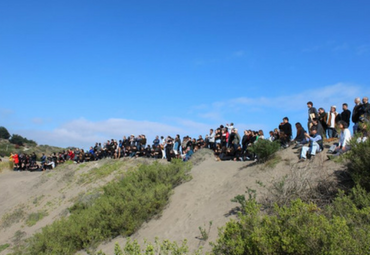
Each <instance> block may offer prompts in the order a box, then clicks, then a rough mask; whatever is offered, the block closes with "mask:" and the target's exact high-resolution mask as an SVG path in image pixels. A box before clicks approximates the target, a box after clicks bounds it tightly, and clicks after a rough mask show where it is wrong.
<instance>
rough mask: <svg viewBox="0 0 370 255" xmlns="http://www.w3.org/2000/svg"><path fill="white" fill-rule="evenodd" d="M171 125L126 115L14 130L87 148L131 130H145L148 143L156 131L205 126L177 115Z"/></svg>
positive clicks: (37, 138) (177, 131)
mask: <svg viewBox="0 0 370 255" xmlns="http://www.w3.org/2000/svg"><path fill="white" fill-rule="evenodd" d="M171 122H172V123H173V125H167V124H162V123H158V122H150V121H138V120H127V119H107V120H103V121H89V120H86V119H83V118H81V119H76V120H72V121H70V122H68V123H65V124H64V125H62V126H60V127H58V128H56V129H54V130H51V131H43V130H21V131H19V132H18V133H19V134H22V136H25V137H28V138H29V139H32V140H34V141H36V142H37V143H38V144H49V145H55V146H61V147H68V146H76V147H81V148H85V149H87V148H89V147H90V146H92V145H94V144H95V142H101V143H104V142H105V141H106V140H108V139H112V138H113V139H116V140H119V139H122V138H123V136H124V135H125V136H129V135H131V134H133V135H135V136H137V135H139V134H145V135H146V137H147V139H148V144H151V141H152V140H153V139H154V137H155V136H156V135H159V136H161V135H163V136H167V135H171V136H175V135H176V134H180V135H182V136H183V135H185V134H186V135H191V136H195V135H197V134H199V133H202V132H205V131H206V130H207V129H209V126H208V125H206V124H203V123H197V122H194V121H191V120H184V119H180V118H173V119H171Z"/></svg>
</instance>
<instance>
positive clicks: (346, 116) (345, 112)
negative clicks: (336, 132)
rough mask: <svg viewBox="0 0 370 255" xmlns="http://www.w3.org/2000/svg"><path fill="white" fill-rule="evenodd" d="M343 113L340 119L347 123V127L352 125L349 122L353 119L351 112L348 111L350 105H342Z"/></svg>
mask: <svg viewBox="0 0 370 255" xmlns="http://www.w3.org/2000/svg"><path fill="white" fill-rule="evenodd" d="M342 109H343V112H341V114H340V119H341V120H343V121H344V122H345V123H347V127H349V125H350V124H351V122H350V121H349V120H350V119H351V111H350V110H348V104H347V103H344V104H343V105H342Z"/></svg>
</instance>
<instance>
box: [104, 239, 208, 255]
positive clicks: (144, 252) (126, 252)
mask: <svg viewBox="0 0 370 255" xmlns="http://www.w3.org/2000/svg"><path fill="white" fill-rule="evenodd" d="M201 251H202V249H201V248H198V249H197V250H195V251H194V252H192V253H190V252H189V248H188V245H187V240H186V239H185V240H184V241H183V242H182V243H181V244H180V245H179V244H177V242H171V241H169V240H163V241H162V242H160V241H159V240H158V238H156V239H155V241H154V243H151V242H147V241H145V242H144V245H143V246H141V245H140V244H139V243H138V242H137V241H136V240H134V241H131V240H130V239H129V240H128V241H127V243H126V245H125V246H124V247H123V248H121V247H120V245H119V244H118V243H116V244H115V246H114V254H115V255H155V254H161V255H187V254H193V255H200V254H202V253H201ZM97 254H98V255H105V253H103V252H102V251H99V252H98V253H97Z"/></svg>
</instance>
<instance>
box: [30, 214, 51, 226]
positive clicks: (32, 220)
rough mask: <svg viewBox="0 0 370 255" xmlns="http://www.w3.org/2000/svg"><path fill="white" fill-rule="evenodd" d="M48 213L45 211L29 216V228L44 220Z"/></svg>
mask: <svg viewBox="0 0 370 255" xmlns="http://www.w3.org/2000/svg"><path fill="white" fill-rule="evenodd" d="M47 215H48V214H47V212H45V211H39V212H36V213H31V214H30V215H28V218H27V220H26V224H27V226H29V227H31V226H33V225H35V224H36V223H37V222H38V221H40V220H42V219H43V218H44V217H45V216H47Z"/></svg>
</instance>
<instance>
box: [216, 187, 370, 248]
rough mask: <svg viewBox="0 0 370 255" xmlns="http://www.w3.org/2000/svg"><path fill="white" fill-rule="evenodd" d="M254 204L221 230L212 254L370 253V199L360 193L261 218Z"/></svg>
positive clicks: (294, 203)
mask: <svg viewBox="0 0 370 255" xmlns="http://www.w3.org/2000/svg"><path fill="white" fill-rule="evenodd" d="M260 209H261V205H260V204H258V203H257V202H256V201H255V200H254V199H249V200H247V201H246V203H245V209H244V210H243V212H245V213H244V214H242V213H240V214H239V220H231V221H230V222H228V223H227V224H226V226H225V227H224V228H223V229H222V230H220V232H219V238H218V240H217V242H216V243H214V244H213V253H214V254H367V253H368V252H369V249H370V196H369V194H368V193H366V191H365V190H363V189H361V188H360V187H356V188H355V189H353V190H352V192H351V194H350V195H345V194H344V193H343V192H342V193H341V194H340V195H339V196H338V197H337V199H335V201H334V202H333V204H332V205H330V206H328V207H327V208H325V209H320V208H319V207H318V206H317V205H316V204H314V203H304V202H302V201H301V200H300V199H297V200H294V201H292V202H291V203H290V205H289V206H281V207H279V206H277V205H276V206H275V208H274V211H273V213H272V214H271V215H263V214H261V213H260Z"/></svg>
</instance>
